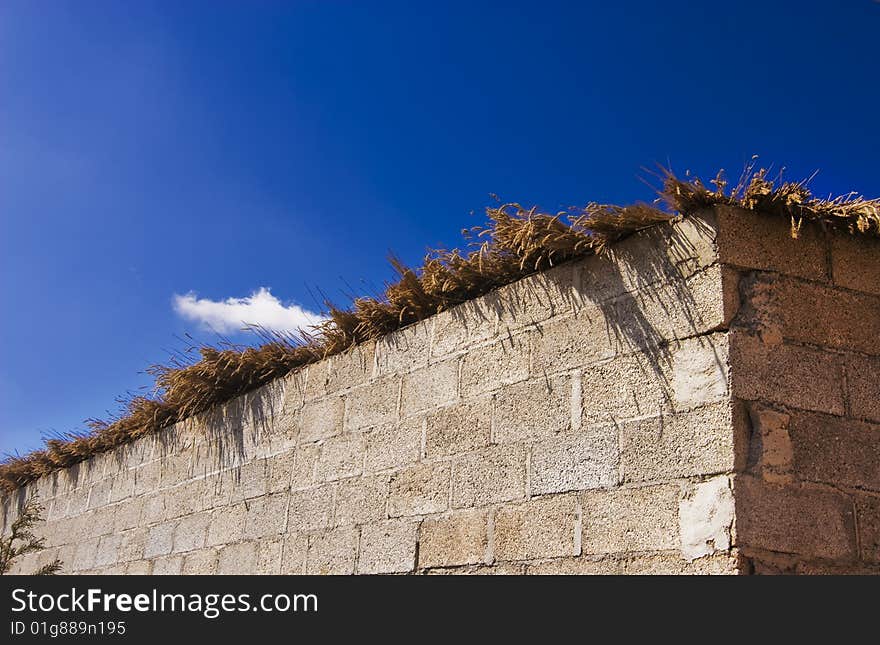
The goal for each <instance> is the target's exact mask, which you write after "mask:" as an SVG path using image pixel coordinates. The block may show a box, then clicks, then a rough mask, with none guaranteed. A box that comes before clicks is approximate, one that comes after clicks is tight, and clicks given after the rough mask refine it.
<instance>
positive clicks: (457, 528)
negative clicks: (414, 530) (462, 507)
mask: <svg viewBox="0 0 880 645" xmlns="http://www.w3.org/2000/svg"><path fill="white" fill-rule="evenodd" d="M488 520H489V514H488V512H487V511H482V510H469V511H457V512H455V513H454V514H452V515H447V516H444V517H437V518H432V519H426V520H425V521H424V522H422V528H421V532H420V537H419V568H429V567H453V566H459V565H464V564H479V563H482V562H484V561H486V558H487V549H488V547H489V538H488Z"/></svg>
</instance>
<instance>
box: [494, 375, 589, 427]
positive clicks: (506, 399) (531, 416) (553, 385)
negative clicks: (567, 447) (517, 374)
mask: <svg viewBox="0 0 880 645" xmlns="http://www.w3.org/2000/svg"><path fill="white" fill-rule="evenodd" d="M571 396H572V386H571V378H570V377H568V376H556V377H543V378H537V379H534V380H531V381H524V382H522V383H516V384H514V385H508V386H506V387H502V388H501V389H500V390H499V391H498V393H497V394H496V395H495V432H494V440H495V441H496V442H497V443H513V442H517V441H524V440H532V439H542V438H546V437H552V436H554V435H556V434H557V433H560V432H565V431H566V430H568V429H570V428H571V416H572V414H571V410H572V404H571Z"/></svg>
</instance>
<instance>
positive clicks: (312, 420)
mask: <svg viewBox="0 0 880 645" xmlns="http://www.w3.org/2000/svg"><path fill="white" fill-rule="evenodd" d="M344 413H345V400H344V399H343V398H342V397H341V396H328V397H327V398H324V399H318V400H316V401H309V402H308V403H306V404H305V405H304V406H303V409H302V412H301V414H300V431H299V442H300V443H311V442H313V441H318V440H319V439H327V438H328V437H332V436H334V435H337V434H339V433H340V432H342V421H343V415H344Z"/></svg>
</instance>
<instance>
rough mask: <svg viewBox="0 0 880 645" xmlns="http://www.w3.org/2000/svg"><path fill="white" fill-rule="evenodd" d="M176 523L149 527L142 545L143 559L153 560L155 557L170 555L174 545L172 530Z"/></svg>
mask: <svg viewBox="0 0 880 645" xmlns="http://www.w3.org/2000/svg"><path fill="white" fill-rule="evenodd" d="M176 526H177V522H165V523H163V524H157V525H156V526H152V527H150V530H149V532H148V533H147V541H146V543H145V545H144V557H146V558H153V557H155V556H157V555H166V554H168V553H171V548H172V546H173V545H174V528H175V527H176Z"/></svg>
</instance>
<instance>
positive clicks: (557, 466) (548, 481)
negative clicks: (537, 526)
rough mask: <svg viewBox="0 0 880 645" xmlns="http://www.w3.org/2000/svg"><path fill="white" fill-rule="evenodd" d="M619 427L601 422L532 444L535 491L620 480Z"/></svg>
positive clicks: (605, 485)
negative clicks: (584, 429) (602, 424)
mask: <svg viewBox="0 0 880 645" xmlns="http://www.w3.org/2000/svg"><path fill="white" fill-rule="evenodd" d="M618 466H619V454H618V446H617V429H616V428H615V427H614V426H611V425H606V426H598V427H595V428H591V429H590V431H589V432H583V433H577V434H574V435H567V436H560V437H558V438H555V439H549V440H547V441H542V442H540V443H537V444H535V445H534V446H533V447H532V458H531V463H530V467H531V474H530V478H529V481H530V485H531V494H532V495H543V494H546V493H563V492H566V491H574V490H585V489H589V488H609V487H611V486H614V485H615V484H617V478H618Z"/></svg>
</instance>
